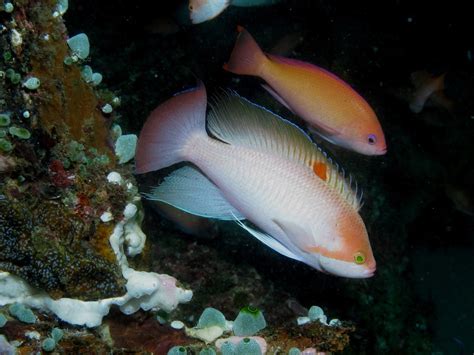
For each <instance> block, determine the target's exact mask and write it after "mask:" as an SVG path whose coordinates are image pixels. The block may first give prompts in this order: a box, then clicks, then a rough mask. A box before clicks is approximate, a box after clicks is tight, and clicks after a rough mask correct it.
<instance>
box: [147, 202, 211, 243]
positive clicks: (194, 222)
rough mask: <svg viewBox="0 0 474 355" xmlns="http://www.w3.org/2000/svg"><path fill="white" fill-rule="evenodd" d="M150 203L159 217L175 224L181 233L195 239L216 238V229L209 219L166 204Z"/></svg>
mask: <svg viewBox="0 0 474 355" xmlns="http://www.w3.org/2000/svg"><path fill="white" fill-rule="evenodd" d="M150 202H151V205H152V207H153V209H154V210H155V211H156V212H157V213H158V214H159V215H161V216H162V217H164V218H166V219H167V220H169V221H172V222H173V223H175V224H176V225H177V227H178V229H179V230H180V231H182V232H184V233H186V234H189V235H193V236H195V237H206V238H211V237H214V233H215V229H214V227H213V223H212V222H211V221H210V220H209V219H206V218H203V217H199V216H196V215H194V214H190V213H186V212H184V211H182V210H180V209H178V208H176V207H173V206H171V205H169V204H167V203H164V202H160V201H150Z"/></svg>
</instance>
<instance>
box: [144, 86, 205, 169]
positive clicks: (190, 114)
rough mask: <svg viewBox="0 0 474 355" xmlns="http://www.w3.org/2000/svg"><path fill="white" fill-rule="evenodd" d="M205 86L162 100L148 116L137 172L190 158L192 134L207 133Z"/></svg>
mask: <svg viewBox="0 0 474 355" xmlns="http://www.w3.org/2000/svg"><path fill="white" fill-rule="evenodd" d="M206 105H207V95H206V88H205V87H204V85H203V84H202V83H200V84H199V85H198V87H197V88H195V89H192V90H189V91H185V92H182V93H179V94H177V95H175V96H173V97H172V98H171V99H169V100H167V101H165V102H163V103H162V104H161V105H160V106H158V107H157V108H156V109H155V110H154V111H153V112H152V113H151V114H150V116H149V117H148V119H147V120H146V122H145V124H144V125H143V128H142V131H141V132H140V137H139V138H138V144H137V150H136V154H135V165H136V172H137V173H139V174H141V173H146V172H149V171H153V170H159V169H163V168H166V167H167V166H170V165H173V164H175V163H178V162H180V161H183V160H187V156H186V143H187V141H188V139H189V137H191V135H193V134H196V133H200V134H206Z"/></svg>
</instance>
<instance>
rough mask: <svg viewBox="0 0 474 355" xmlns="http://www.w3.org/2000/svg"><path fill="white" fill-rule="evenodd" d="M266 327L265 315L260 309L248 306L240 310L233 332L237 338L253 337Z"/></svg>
mask: <svg viewBox="0 0 474 355" xmlns="http://www.w3.org/2000/svg"><path fill="white" fill-rule="evenodd" d="M266 326H267V322H266V321H265V318H264V317H263V313H262V312H261V311H260V310H259V309H258V308H255V307H251V306H247V307H244V308H242V309H241V310H240V312H239V314H238V316H237V318H236V319H235V321H234V328H233V331H234V334H235V335H237V336H252V335H255V334H256V333H258V332H259V331H260V330H262V329H265V327H266Z"/></svg>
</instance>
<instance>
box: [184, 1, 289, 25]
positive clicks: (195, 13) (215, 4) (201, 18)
mask: <svg viewBox="0 0 474 355" xmlns="http://www.w3.org/2000/svg"><path fill="white" fill-rule="evenodd" d="M280 1H281V0H189V14H190V18H191V22H192V23H194V24H198V23H202V22H205V21H209V20H212V19H213V18H215V17H217V16H219V15H220V14H221V13H222V12H223V11H224V10H225V9H226V8H227V7H228V6H229V5H234V6H239V7H253V6H268V5H274V4H277V3H279V2H280Z"/></svg>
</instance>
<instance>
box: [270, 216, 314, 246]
mask: <svg viewBox="0 0 474 355" xmlns="http://www.w3.org/2000/svg"><path fill="white" fill-rule="evenodd" d="M272 221H273V222H274V223H275V224H276V225H277V226H278V227H280V228H281V229H282V230H283V232H284V233H285V234H286V236H287V238H288V239H289V240H291V241H292V242H293V243H294V244H295V245H296V246H297V247H298V248H299V249H301V250H303V251H305V252H310V251H311V248H313V247H314V238H313V236H312V235H311V234H310V233H309V232H308V231H307V230H306V229H305V228H303V227H302V226H300V225H298V224H297V223H295V222H292V221H288V220H276V219H273V220H272Z"/></svg>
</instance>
